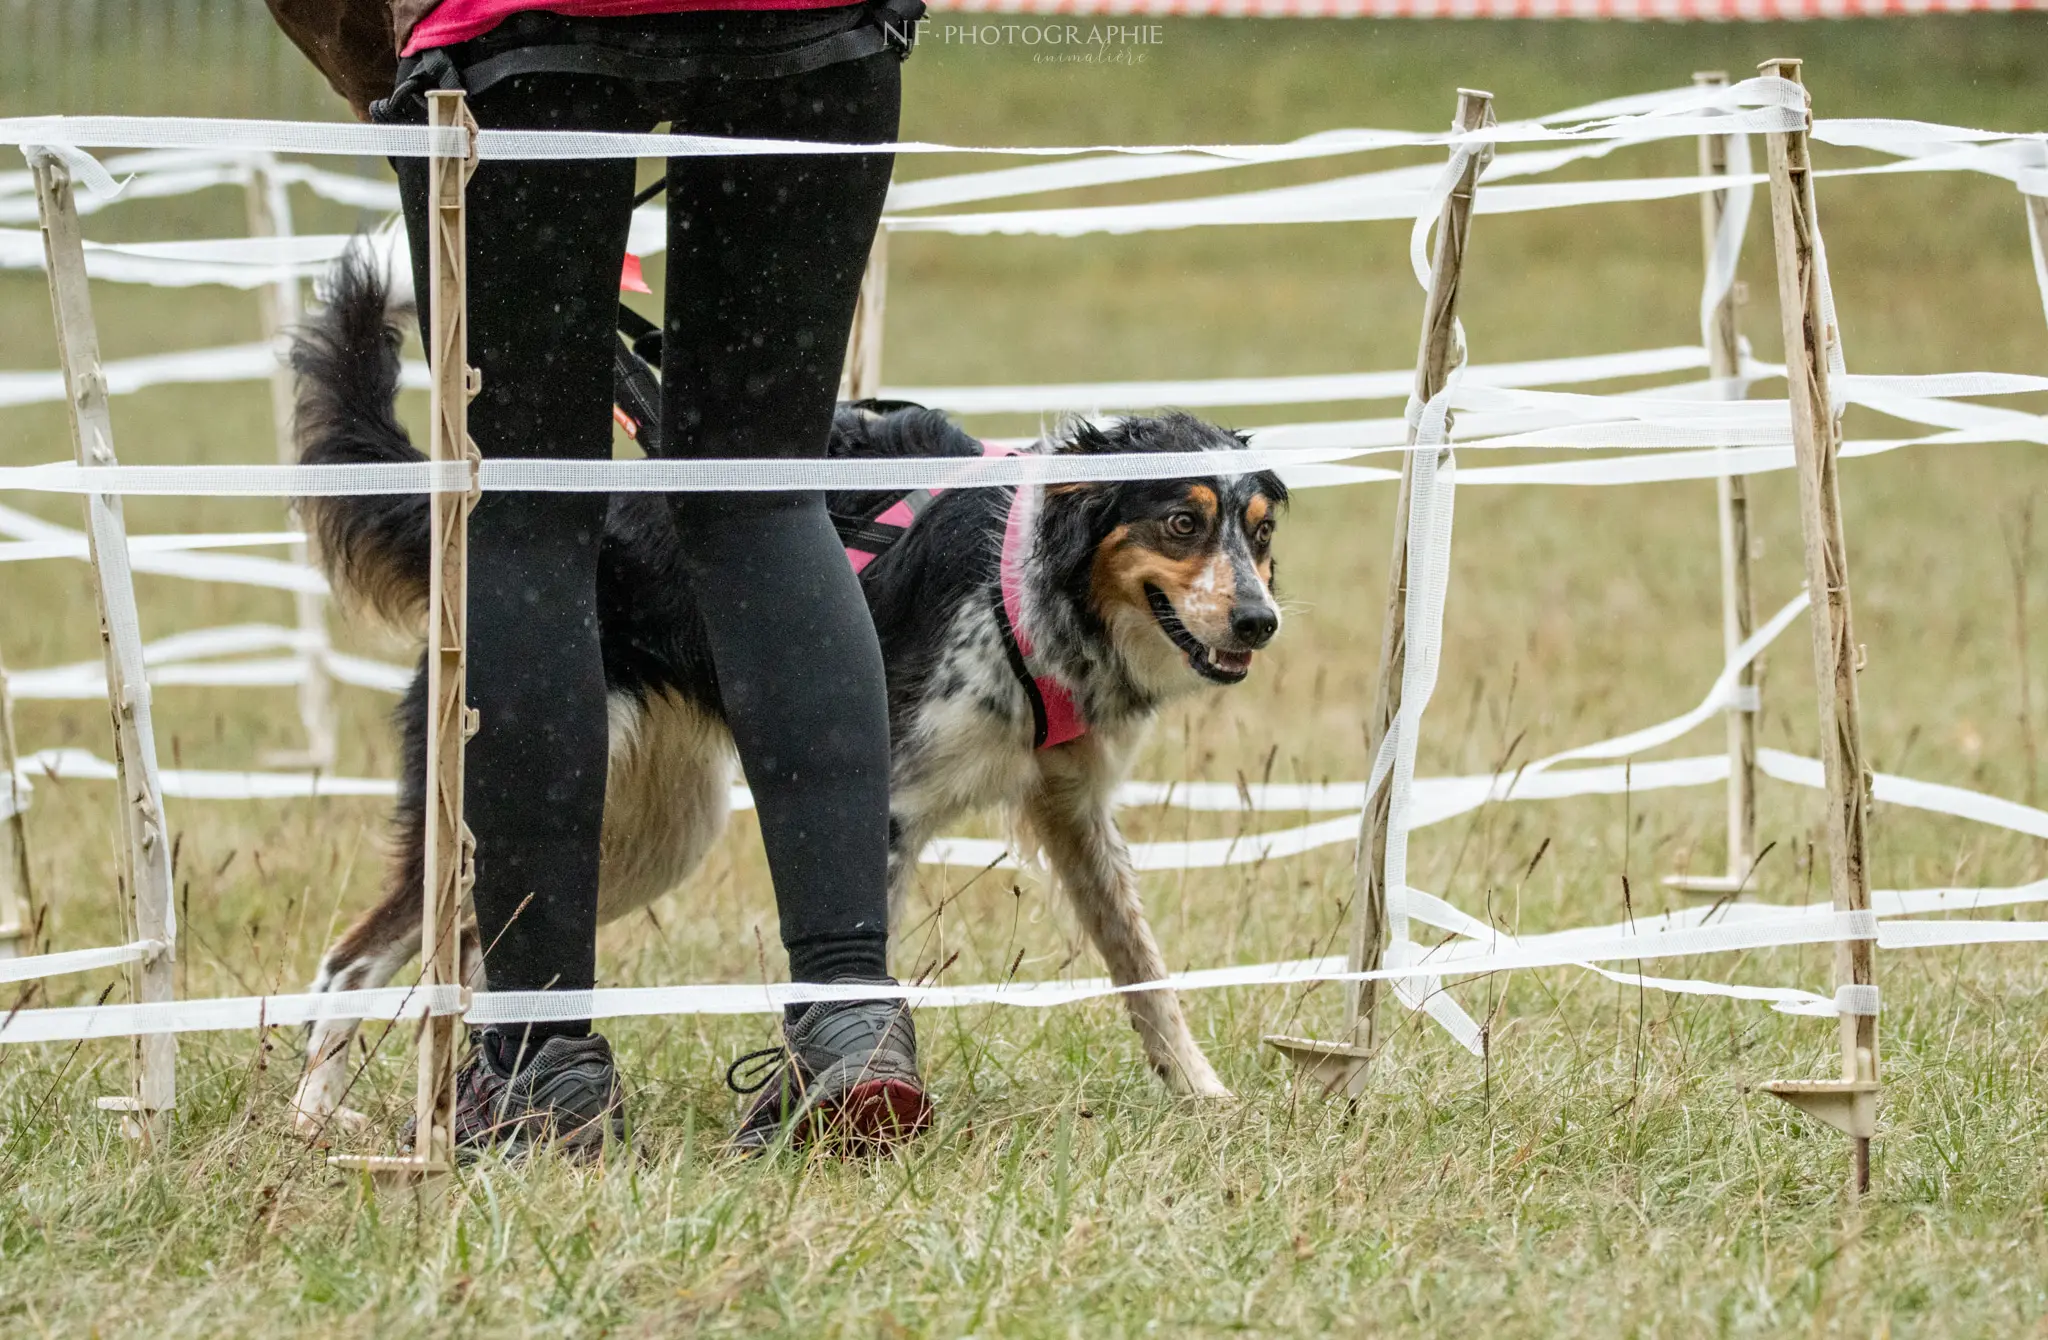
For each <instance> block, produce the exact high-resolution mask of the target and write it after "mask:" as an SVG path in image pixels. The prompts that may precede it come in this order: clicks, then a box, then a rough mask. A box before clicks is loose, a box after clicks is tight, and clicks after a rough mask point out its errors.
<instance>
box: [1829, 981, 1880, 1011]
mask: <svg viewBox="0 0 2048 1340" xmlns="http://www.w3.org/2000/svg"><path fill="white" fill-rule="evenodd" d="M1835 1008H1836V1009H1837V1010H1839V1011H1841V1012H1842V1013H1843V1014H1854V1015H1865V1016H1868V1017H1870V1018H1873V1019H1874V1018H1876V1017H1877V1011H1878V999H1877V988H1876V987H1874V986H1857V985H1855V984H1854V983H1853V982H1852V983H1845V984H1844V985H1842V986H1838V987H1836V988H1835Z"/></svg>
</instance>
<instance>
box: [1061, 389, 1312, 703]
mask: <svg viewBox="0 0 2048 1340" xmlns="http://www.w3.org/2000/svg"><path fill="white" fill-rule="evenodd" d="M1064 436H1065V437H1066V441H1065V442H1064V443H1063V444H1062V445H1061V447H1060V452H1061V453H1062V454H1069V453H1100V452H1145V451H1159V452H1168V451H1171V452H1187V451H1209V452H1216V453H1218V454H1225V453H1229V452H1234V451H1241V450H1243V449H1244V446H1245V442H1244V439H1243V438H1241V437H1239V436H1238V435H1237V434H1235V433H1232V432H1230V431H1229V430H1227V429H1223V428H1218V427H1216V426H1215V425H1213V424H1208V423H1204V422H1203V421H1201V420H1200V419H1197V418H1194V417H1193V416H1191V415H1187V414H1179V413H1175V414H1167V415H1163V416H1160V417H1157V418H1132V419H1125V420H1123V421H1122V422H1120V423H1117V424H1115V425H1113V426H1110V427H1107V428H1096V427H1094V426H1092V425H1089V424H1086V423H1079V424H1076V425H1074V426H1072V427H1070V428H1069V429H1068V430H1067V432H1066V433H1065V435H1064ZM1286 504H1287V487H1286V485H1284V484H1282V483H1281V482H1280V478H1279V476H1277V475H1275V474H1273V473H1271V472H1270V471H1260V472H1257V473H1249V474H1219V475H1215V476H1203V477H1196V478H1182V479H1157V480H1137V481H1132V482H1126V483H1085V484H1056V485H1052V486H1050V487H1048V488H1047V489H1046V496H1045V503H1044V508H1045V513H1044V517H1043V521H1042V525H1041V528H1040V532H1039V543H1040V545H1041V546H1042V549H1041V554H1042V557H1043V559H1044V560H1045V570H1046V571H1047V572H1048V573H1049V574H1051V575H1052V576H1053V578H1054V581H1055V582H1056V583H1057V584H1058V586H1059V587H1060V588H1061V589H1062V590H1063V592H1064V593H1065V594H1066V595H1067V597H1068V599H1069V601H1070V602H1071V604H1072V606H1073V607H1074V608H1075V609H1076V610H1077V611H1079V612H1081V613H1082V614H1083V617H1084V619H1085V620H1087V621H1091V622H1094V623H1096V624H1098V625H1099V627H1100V629H1101V631H1102V632H1103V633H1104V634H1105V635H1106V637H1107V640H1108V642H1109V644H1110V646H1111V647H1112V648H1113V649H1114V650H1115V652H1116V653H1117V656H1118V659H1120V660H1121V661H1122V662H1123V664H1124V667H1125V669H1126V670H1127V671H1128V672H1129V674H1130V677H1131V679H1132V681H1133V684H1134V686H1135V687H1137V688H1139V689H1141V690H1143V691H1145V692H1147V693H1149V694H1155V695H1161V696H1164V695H1170V694H1173V693H1176V692H1181V691H1185V690H1187V689H1191V688H1194V687H1197V686H1199V685H1200V684H1202V683H1204V682H1207V683H1212V684H1236V683H1240V682H1242V681H1243V680H1244V678H1245V676H1247V675H1248V674H1250V673H1251V667H1252V658H1253V655H1254V653H1256V652H1257V651H1258V650H1259V649H1260V648H1262V647H1264V646H1265V645H1266V644H1267V643H1269V642H1271V641H1272V640H1273V637H1274V635H1275V634H1277V633H1278V632H1279V631H1280V606H1279V604H1278V602H1277V601H1276V600H1275V599H1274V597H1273V572H1274V564H1273V533H1274V530H1275V528H1276V527H1277V525H1278V524H1279V521H1280V513H1281V512H1282V510H1283V509H1284V508H1285V507H1286Z"/></svg>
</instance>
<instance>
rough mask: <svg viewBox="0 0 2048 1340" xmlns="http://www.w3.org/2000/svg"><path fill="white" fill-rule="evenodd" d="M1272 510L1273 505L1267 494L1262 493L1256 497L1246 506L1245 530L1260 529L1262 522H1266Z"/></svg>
mask: <svg viewBox="0 0 2048 1340" xmlns="http://www.w3.org/2000/svg"><path fill="white" fill-rule="evenodd" d="M1272 510H1273V504H1272V503H1271V502H1269V501H1268V500H1267V498H1266V495H1265V494H1263V493H1261V494H1258V495H1256V496H1254V497H1253V498H1252V500H1251V501H1250V502H1248V503H1246V504H1245V508H1244V526H1245V529H1246V530H1257V529H1258V528H1259V523H1260V522H1261V521H1264V520H1265V519H1266V515H1267V513H1269V512H1271V511H1272Z"/></svg>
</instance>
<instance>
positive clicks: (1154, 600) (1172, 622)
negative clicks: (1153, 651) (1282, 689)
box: [1145, 585, 1252, 684]
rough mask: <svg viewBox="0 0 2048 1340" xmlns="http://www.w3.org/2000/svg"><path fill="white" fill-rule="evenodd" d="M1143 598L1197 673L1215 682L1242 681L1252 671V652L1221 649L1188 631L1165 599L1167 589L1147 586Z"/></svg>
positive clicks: (1153, 615) (1170, 602)
mask: <svg viewBox="0 0 2048 1340" xmlns="http://www.w3.org/2000/svg"><path fill="white" fill-rule="evenodd" d="M1145 599H1146V600H1148V601H1150V602H1151V604H1152V617H1153V618H1154V619H1156V620H1158V621H1159V627H1160V629H1161V630H1162V631H1164V632H1165V634H1166V636H1167V638H1168V639H1169V640H1171V641H1172V643H1173V645H1174V646H1176V647H1179V648H1180V649H1181V653H1182V654H1183V655H1185V656H1186V657H1187V658H1188V666H1189V668H1190V669H1192V670H1193V671H1194V672H1195V673H1196V674H1198V675H1200V676H1201V677H1202V678H1204V679H1206V680H1210V681H1212V682H1214V683H1217V684H1241V683H1243V682H1244V677H1245V676H1246V675H1248V674H1250V673H1251V672H1252V653H1250V652H1248V651H1224V650H1222V649H1221V648H1217V647H1212V646H1210V645H1209V644H1208V643H1206V642H1204V641H1202V639H1200V638H1198V637H1196V636H1195V635H1194V634H1193V633H1190V632H1189V631H1188V626H1187V625H1186V624H1184V623H1182V622H1181V621H1180V615H1179V614H1178V613H1176V612H1175V611H1174V608H1173V602H1172V601H1171V600H1168V599H1167V598H1166V592H1164V591H1162V590H1160V589H1159V588H1158V587H1156V586H1151V585H1148V586H1146V588H1145Z"/></svg>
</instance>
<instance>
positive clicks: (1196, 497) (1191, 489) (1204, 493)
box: [1187, 484, 1216, 520]
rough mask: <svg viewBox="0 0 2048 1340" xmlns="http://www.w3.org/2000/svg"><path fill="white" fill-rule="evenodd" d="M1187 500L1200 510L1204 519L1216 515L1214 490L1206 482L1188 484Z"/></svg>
mask: <svg viewBox="0 0 2048 1340" xmlns="http://www.w3.org/2000/svg"><path fill="white" fill-rule="evenodd" d="M1187 501H1188V502H1190V503H1193V504H1194V505H1195V506H1196V507H1199V508H1200V509H1201V510H1202V516H1203V519H1204V520H1208V519H1211V518H1213V517H1214V516H1215V515H1216V490H1215V489H1212V488H1210V487H1209V486H1208V485H1207V484H1190V485H1189V486H1188V492H1187Z"/></svg>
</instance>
